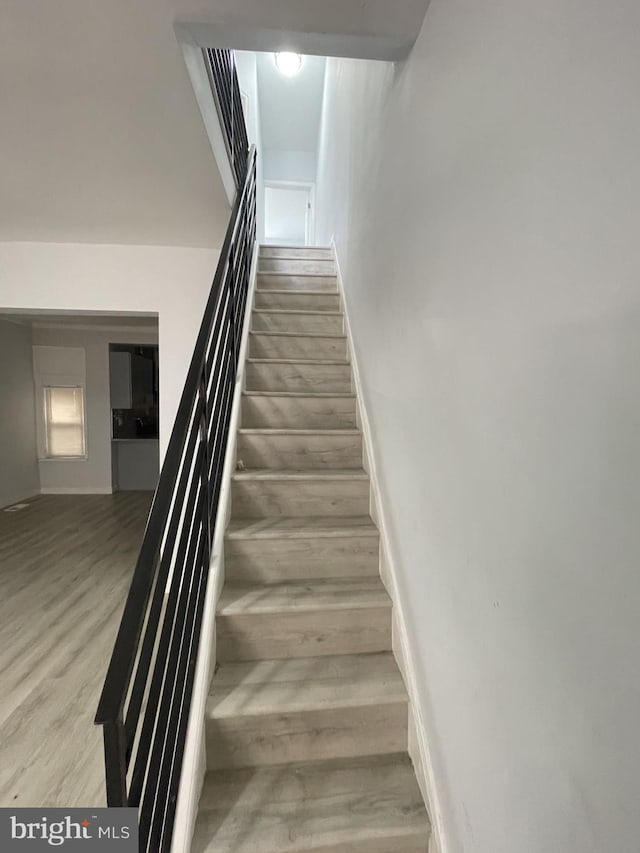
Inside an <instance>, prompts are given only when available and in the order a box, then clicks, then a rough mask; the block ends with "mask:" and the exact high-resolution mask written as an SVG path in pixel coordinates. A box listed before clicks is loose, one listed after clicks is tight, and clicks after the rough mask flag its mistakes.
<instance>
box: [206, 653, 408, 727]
mask: <svg viewBox="0 0 640 853" xmlns="http://www.w3.org/2000/svg"><path fill="white" fill-rule="evenodd" d="M398 701H401V702H402V701H407V692H406V688H405V686H404V683H403V681H402V676H401V675H400V672H399V670H398V665H397V664H396V662H395V659H394V657H393V655H392V654H391V653H390V652H380V653H376V654H355V655H337V656H327V657H314V658H288V659H286V660H263V661H250V662H247V663H244V662H243V663H223V664H222V665H221V667H220V669H219V670H218V672H217V673H216V676H215V678H214V679H213V683H212V686H211V693H210V696H209V701H208V703H207V717H208V718H209V719H218V718H223V717H233V718H235V717H236V716H238V715H255V714H280V713H281V714H288V713H293V712H296V711H301V710H321V709H322V708H345V707H352V706H354V705H363V704H367V705H369V704H375V705H380V704H384V703H390V702H398Z"/></svg>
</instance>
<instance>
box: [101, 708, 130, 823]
mask: <svg viewBox="0 0 640 853" xmlns="http://www.w3.org/2000/svg"><path fill="white" fill-rule="evenodd" d="M102 734H103V738H104V764H105V774H106V782H107V805H108V806H109V807H110V808H118V807H122V806H128V805H129V802H128V799H129V798H128V796H127V740H126V735H125V730H124V720H123V719H122V716H120V717H119V718H118V719H117V720H116V721H115V722H113V723H112V722H107V723H104V725H103V731H102Z"/></svg>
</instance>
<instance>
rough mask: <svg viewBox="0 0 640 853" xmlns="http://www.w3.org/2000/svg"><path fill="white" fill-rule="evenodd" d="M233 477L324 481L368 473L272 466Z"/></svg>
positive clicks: (360, 478)
mask: <svg viewBox="0 0 640 853" xmlns="http://www.w3.org/2000/svg"><path fill="white" fill-rule="evenodd" d="M233 479H234V480H236V481H238V482H241V481H243V480H293V481H301V480H319V481H320V482H326V481H327V480H368V479H369V475H368V474H367V472H366V471H365V470H364V469H362V470H357V469H354V470H351V469H344V470H341V469H339V468H327V469H324V470H322V469H318V470H316V469H307V470H304V471H296V470H294V469H289V468H285V469H281V470H279V469H274V468H252V469H248V470H245V471H236V472H235V473H234V474H233Z"/></svg>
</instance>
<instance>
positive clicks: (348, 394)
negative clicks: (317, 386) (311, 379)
mask: <svg viewBox="0 0 640 853" xmlns="http://www.w3.org/2000/svg"><path fill="white" fill-rule="evenodd" d="M242 394H243V396H245V397H294V398H297V397H319V398H321V399H331V398H332V397H338V398H339V399H355V398H356V397H357V395H356V394H355V393H354V392H353V391H315V392H314V391H249V390H246V391H243V392H242Z"/></svg>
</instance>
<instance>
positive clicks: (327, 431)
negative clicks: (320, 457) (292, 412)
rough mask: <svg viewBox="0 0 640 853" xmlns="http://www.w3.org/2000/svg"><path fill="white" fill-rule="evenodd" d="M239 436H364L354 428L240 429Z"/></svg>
mask: <svg viewBox="0 0 640 853" xmlns="http://www.w3.org/2000/svg"><path fill="white" fill-rule="evenodd" d="M238 435H292V436H300V437H301V438H302V437H304V436H307V435H309V436H311V435H324V436H334V435H351V436H355V435H362V432H361V430H359V429H356V428H352V429H348V428H344V427H339V428H336V429H331V428H326V427H320V428H319V429H313V428H312V429H308V428H301V429H296V428H295V427H240V428H239V429H238Z"/></svg>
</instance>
